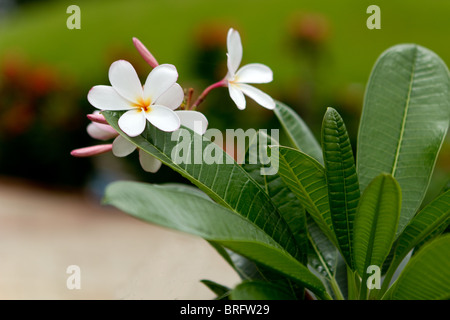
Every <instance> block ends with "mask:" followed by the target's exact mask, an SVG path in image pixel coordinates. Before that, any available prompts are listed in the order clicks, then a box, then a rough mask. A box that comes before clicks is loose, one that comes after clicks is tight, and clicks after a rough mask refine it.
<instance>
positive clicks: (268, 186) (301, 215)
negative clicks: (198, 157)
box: [242, 131, 308, 264]
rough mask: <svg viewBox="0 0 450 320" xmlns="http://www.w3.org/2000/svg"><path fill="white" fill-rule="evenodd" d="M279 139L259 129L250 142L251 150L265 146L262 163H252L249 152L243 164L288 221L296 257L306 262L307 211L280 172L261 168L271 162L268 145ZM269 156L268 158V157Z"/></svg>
mask: <svg viewBox="0 0 450 320" xmlns="http://www.w3.org/2000/svg"><path fill="white" fill-rule="evenodd" d="M278 144H279V143H278V141H276V140H275V139H273V138H272V137H271V136H269V135H267V134H266V133H265V132H263V131H259V132H258V133H257V135H255V137H254V138H253V139H251V141H250V143H249V150H251V149H252V148H253V150H259V149H257V148H263V149H264V150H259V151H260V157H259V158H260V160H262V163H259V164H250V161H249V156H248V152H247V153H246V162H245V164H243V165H242V166H243V168H244V169H245V171H247V172H248V173H249V175H250V176H251V177H252V178H253V179H254V180H255V181H257V182H258V183H259V184H260V185H261V187H262V188H263V189H264V190H265V191H266V194H267V195H268V196H269V197H270V199H271V200H272V202H273V204H274V205H275V207H276V208H277V210H278V212H279V213H280V215H281V217H282V218H283V219H284V221H286V223H287V225H288V226H289V229H290V230H291V232H292V234H293V235H294V238H295V241H296V244H297V247H298V249H299V252H298V255H297V256H296V258H297V259H298V260H299V261H300V262H302V263H303V264H306V261H307V252H308V238H307V230H306V212H305V209H304V208H303V206H302V205H301V203H300V202H299V201H298V199H297V197H296V196H295V195H294V194H293V193H292V192H291V190H290V189H289V188H288V187H287V186H286V184H285V183H284V181H283V180H282V179H281V177H280V176H279V175H278V173H275V174H272V175H262V174H261V168H265V167H267V166H268V165H267V164H265V163H270V161H269V160H270V158H268V157H267V154H268V150H267V149H268V147H267V145H270V146H274V145H278ZM266 157H267V159H266Z"/></svg>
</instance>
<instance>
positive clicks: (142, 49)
mask: <svg viewBox="0 0 450 320" xmlns="http://www.w3.org/2000/svg"><path fill="white" fill-rule="evenodd" d="M133 44H134V46H135V47H136V49H137V51H138V52H139V53H140V55H141V56H142V58H144V60H145V61H146V62H147V63H148V64H149V65H150V67H152V68H155V67H157V66H158V65H159V63H158V61H156V59H155V57H154V56H153V55H152V54H151V53H150V51H148V49H147V48H146V47H145V46H144V44H143V43H142V42H141V41H139V39H138V38H133Z"/></svg>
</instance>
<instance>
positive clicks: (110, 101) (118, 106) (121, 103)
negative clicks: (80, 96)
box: [87, 86, 133, 110]
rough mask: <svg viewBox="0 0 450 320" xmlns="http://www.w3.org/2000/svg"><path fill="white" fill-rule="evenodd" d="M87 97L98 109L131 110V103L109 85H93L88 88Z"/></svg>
mask: <svg viewBox="0 0 450 320" xmlns="http://www.w3.org/2000/svg"><path fill="white" fill-rule="evenodd" d="M87 99H88V101H89V103H90V104H91V105H93V106H94V107H96V108H97V109H100V110H131V109H133V106H132V103H131V102H130V101H128V100H127V99H125V98H123V97H122V96H121V95H120V94H118V93H117V91H116V90H114V88H113V87H111V86H95V87H93V88H92V89H91V90H89V93H88V96H87Z"/></svg>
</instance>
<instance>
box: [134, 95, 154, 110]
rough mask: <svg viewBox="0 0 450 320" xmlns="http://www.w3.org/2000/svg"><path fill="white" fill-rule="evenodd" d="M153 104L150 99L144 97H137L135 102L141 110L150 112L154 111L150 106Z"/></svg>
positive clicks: (135, 105)
mask: <svg viewBox="0 0 450 320" xmlns="http://www.w3.org/2000/svg"><path fill="white" fill-rule="evenodd" d="M151 104H152V101H151V100H150V99H146V100H144V99H142V98H138V99H136V103H135V104H134V107H136V108H138V109H139V111H144V112H150V111H152V108H150V105H151Z"/></svg>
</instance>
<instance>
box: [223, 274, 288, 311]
mask: <svg viewBox="0 0 450 320" xmlns="http://www.w3.org/2000/svg"><path fill="white" fill-rule="evenodd" d="M231 300H295V295H294V294H293V293H292V292H289V291H287V290H286V288H284V287H280V286H277V285H274V284H272V283H269V282H262V281H246V282H242V283H240V284H238V285H237V286H236V288H234V289H233V291H231ZM260 311H261V312H262V313H264V312H265V311H264V310H263V309H261V310H260Z"/></svg>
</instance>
